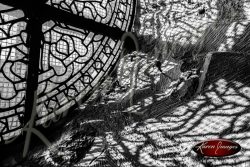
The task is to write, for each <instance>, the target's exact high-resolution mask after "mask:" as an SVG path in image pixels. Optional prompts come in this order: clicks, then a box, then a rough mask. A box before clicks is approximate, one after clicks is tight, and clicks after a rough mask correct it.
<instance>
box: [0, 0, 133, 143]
mask: <svg viewBox="0 0 250 167" xmlns="http://www.w3.org/2000/svg"><path fill="white" fill-rule="evenodd" d="M20 2H21V1H20V0H16V1H15V0H13V1H11V2H10V3H8V1H3V2H1V3H0V51H1V57H0V90H1V92H0V141H1V142H4V141H6V140H9V139H11V138H13V137H15V136H18V135H19V134H20V133H21V128H22V126H23V125H22V124H21V122H22V119H23V118H24V117H25V116H26V115H25V114H26V113H27V112H26V111H25V106H27V103H30V101H29V102H27V100H26V94H27V90H28V89H27V85H28V83H27V76H28V75H29V74H27V71H28V67H29V65H30V64H31V62H30V59H29V57H30V56H33V55H30V49H31V47H32V44H30V43H29V42H27V41H28V40H29V37H30V34H29V30H27V27H28V26H29V25H28V24H29V20H30V17H29V15H30V14H33V13H32V10H30V9H29V12H26V7H25V5H22V3H20ZM135 6H136V1H135V0H95V1H85V0H49V1H47V2H46V4H43V6H42V7H41V8H42V9H41V10H42V12H41V13H39V15H37V16H35V17H36V18H38V19H39V17H43V20H45V21H44V22H43V23H42V25H41V34H43V35H42V38H41V47H40V54H39V55H40V58H39V67H36V68H38V69H37V70H38V74H37V75H38V85H37V86H38V89H37V98H35V99H36V100H37V105H36V111H37V117H36V125H41V124H44V123H46V122H50V121H51V120H54V121H55V120H57V119H58V117H60V116H61V115H63V114H65V112H67V111H68V110H69V109H71V108H72V106H75V105H76V104H77V103H79V102H82V101H83V100H84V99H85V98H86V96H88V95H90V94H91V93H92V92H93V90H94V89H95V88H96V86H97V85H98V84H99V83H100V81H101V80H103V78H104V77H105V76H107V74H108V73H109V71H110V70H111V69H112V67H113V66H114V65H115V64H116V62H117V60H118V58H119V54H120V52H121V46H122V41H121V40H120V39H121V35H122V33H125V32H127V31H130V30H131V28H132V25H133V19H134V15H135ZM35 9H37V8H34V10H35ZM52 12H53V14H51V13H52ZM36 13H37V12H35V11H34V15H36ZM50 14H51V15H50ZM44 18H46V19H44ZM57 18H58V19H57ZM64 20H65V22H64ZM90 23H91V24H90ZM98 25H99V26H100V28H99V27H98ZM116 32H120V33H119V34H117V33H116ZM30 105H32V104H30ZM24 113H25V114H24Z"/></svg>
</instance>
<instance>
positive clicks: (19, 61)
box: [0, 5, 28, 141]
mask: <svg viewBox="0 0 250 167" xmlns="http://www.w3.org/2000/svg"><path fill="white" fill-rule="evenodd" d="M0 9H1V11H0V52H1V55H0V134H1V135H0V138H1V141H3V140H6V139H8V138H10V137H11V136H14V135H17V134H19V133H20V131H18V129H20V126H21V124H20V120H22V118H23V112H24V102H25V88H26V76H25V74H26V69H27V54H28V49H27V45H26V38H27V33H26V19H25V17H24V14H23V12H22V11H20V10H17V9H15V8H10V7H7V6H3V5H0Z"/></svg>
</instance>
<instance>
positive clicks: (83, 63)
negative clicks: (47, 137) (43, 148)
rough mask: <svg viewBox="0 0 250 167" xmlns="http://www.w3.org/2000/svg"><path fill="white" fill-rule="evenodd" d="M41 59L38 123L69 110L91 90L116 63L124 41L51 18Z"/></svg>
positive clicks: (47, 25) (44, 30)
mask: <svg viewBox="0 0 250 167" xmlns="http://www.w3.org/2000/svg"><path fill="white" fill-rule="evenodd" d="M43 32H44V37H45V40H44V41H43V52H42V58H41V61H40V71H39V74H40V75H39V88H38V96H39V99H38V108H39V110H38V111H39V113H38V119H41V118H43V119H41V120H40V121H38V122H37V123H38V124H41V123H44V122H45V121H47V120H48V119H44V118H45V116H49V115H50V116H49V117H48V118H50V117H54V116H55V115H56V114H55V113H56V112H57V110H58V109H59V108H63V107H65V106H67V107H66V108H64V109H63V110H66V109H68V108H70V107H71V106H72V105H74V104H75V103H76V102H77V101H78V100H80V99H81V98H82V96H83V95H85V94H86V93H88V92H89V91H90V90H91V89H92V88H93V87H95V86H96V84H97V83H98V82H99V80H100V79H101V78H102V77H103V76H104V75H105V74H106V73H107V72H108V70H109V69H110V67H111V66H112V65H113V64H114V63H115V61H114V60H115V57H116V55H117V53H118V52H119V50H120V49H119V50H118V49H115V48H120V45H121V43H120V42H115V41H113V40H112V39H109V38H108V37H104V36H102V35H96V34H94V33H92V32H89V31H86V30H81V31H80V30H78V29H75V28H73V27H71V28H70V27H68V26H65V25H62V24H60V23H57V22H54V21H50V22H47V23H45V24H44V25H43Z"/></svg>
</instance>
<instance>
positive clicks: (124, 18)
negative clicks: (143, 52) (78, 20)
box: [48, 0, 134, 30]
mask: <svg viewBox="0 0 250 167" xmlns="http://www.w3.org/2000/svg"><path fill="white" fill-rule="evenodd" d="M48 4H49V5H51V6H53V7H56V8H58V9H62V10H65V11H68V12H70V13H73V14H76V15H78V16H83V17H85V18H88V19H92V20H95V21H96V22H100V23H103V24H107V25H109V26H111V27H118V28H120V29H122V30H127V28H128V26H129V23H130V22H131V14H132V11H133V7H134V6H133V0H95V1H82V0H49V1H48Z"/></svg>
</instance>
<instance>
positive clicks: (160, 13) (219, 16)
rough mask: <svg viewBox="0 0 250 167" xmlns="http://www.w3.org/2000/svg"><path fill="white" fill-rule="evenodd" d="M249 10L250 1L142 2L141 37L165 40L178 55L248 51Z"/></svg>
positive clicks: (174, 0)
mask: <svg viewBox="0 0 250 167" xmlns="http://www.w3.org/2000/svg"><path fill="white" fill-rule="evenodd" d="M249 7H250V2H249V1H248V0H239V1H228V0H199V1H198V0H185V1H181V0H166V1H162V0H156V1H152V0H140V18H139V23H140V26H139V27H138V29H139V35H142V36H143V35H150V36H152V37H153V38H158V39H161V41H163V43H164V42H165V43H166V44H168V46H167V48H168V49H170V50H171V51H172V52H174V54H178V53H180V52H179V51H180V50H184V51H185V50H187V49H191V50H192V52H193V53H195V54H196V53H197V54H199V53H204V52H208V51H230V50H234V51H244V52H248V50H249V49H248V47H247V45H246V43H248V42H249V41H248V39H246V38H244V36H247V34H248V32H247V31H246V30H247V29H248V28H249V15H250V9H249ZM242 49H243V50H242ZM175 56H178V55H175Z"/></svg>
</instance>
